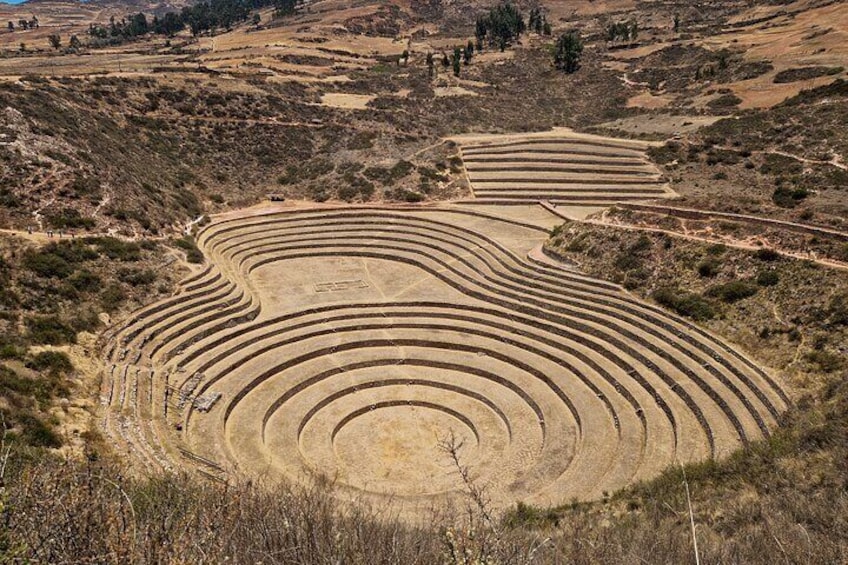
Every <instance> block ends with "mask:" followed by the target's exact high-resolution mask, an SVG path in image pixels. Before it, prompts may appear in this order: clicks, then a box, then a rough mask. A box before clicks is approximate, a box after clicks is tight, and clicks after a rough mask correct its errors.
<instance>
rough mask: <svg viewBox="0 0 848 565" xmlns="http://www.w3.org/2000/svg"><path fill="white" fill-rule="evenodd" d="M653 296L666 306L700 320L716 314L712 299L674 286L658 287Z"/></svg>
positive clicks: (709, 318) (710, 317)
mask: <svg viewBox="0 0 848 565" xmlns="http://www.w3.org/2000/svg"><path fill="white" fill-rule="evenodd" d="M653 297H654V300H656V301H657V302H658V303H660V304H662V305H663V306H665V307H666V308H670V309H671V310H674V311H675V312H677V313H678V314H680V315H682V316H686V317H687V318H692V319H693V320H696V321H699V322H700V321H705V320H711V319H712V318H714V317H715V314H716V312H715V309H714V308H713V305H712V304H711V303H710V301H709V300H706V299H705V298H704V297H703V296H701V295H699V294H696V293H694V292H686V291H684V290H681V289H679V288H674V287H664V288H660V289H657V290H656V291H655V292H654V294H653Z"/></svg>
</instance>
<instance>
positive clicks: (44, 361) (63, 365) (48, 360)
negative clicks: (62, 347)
mask: <svg viewBox="0 0 848 565" xmlns="http://www.w3.org/2000/svg"><path fill="white" fill-rule="evenodd" d="M26 366H27V367H29V368H30V369H33V370H35V371H41V372H46V373H48V374H49V375H51V376H58V375H67V374H69V373H73V372H74V365H73V363H71V360H70V358H69V357H68V355H67V354H66V353H63V352H61V351H41V352H39V353H37V354H36V355H35V356H33V357H32V358H31V359H29V360H28V361H27V363H26Z"/></svg>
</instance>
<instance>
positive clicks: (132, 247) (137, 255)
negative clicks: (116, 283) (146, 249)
mask: <svg viewBox="0 0 848 565" xmlns="http://www.w3.org/2000/svg"><path fill="white" fill-rule="evenodd" d="M84 241H85V242H86V243H90V244H92V245H94V246H95V247H96V248H97V249H98V251H99V252H100V253H102V254H104V255H106V256H107V257H108V258H109V259H113V260H117V261H127V262H129V261H139V260H141V246H140V245H139V244H138V243H135V242H134V241H123V240H120V239H118V238H116V237H87V238H85V240H84Z"/></svg>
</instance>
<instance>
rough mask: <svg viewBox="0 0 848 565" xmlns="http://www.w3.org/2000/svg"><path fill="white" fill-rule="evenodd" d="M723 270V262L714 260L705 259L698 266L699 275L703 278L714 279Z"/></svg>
mask: <svg viewBox="0 0 848 565" xmlns="http://www.w3.org/2000/svg"><path fill="white" fill-rule="evenodd" d="M720 269H721V262H720V261H718V260H716V259H714V258H709V259H704V260H703V261H701V262H700V263H699V264H698V274H699V275H701V276H702V277H714V276H716V275H717V274H718V272H719V270H720Z"/></svg>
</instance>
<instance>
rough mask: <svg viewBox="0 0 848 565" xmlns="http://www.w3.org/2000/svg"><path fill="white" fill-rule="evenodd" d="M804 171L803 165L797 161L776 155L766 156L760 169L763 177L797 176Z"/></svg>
mask: <svg viewBox="0 0 848 565" xmlns="http://www.w3.org/2000/svg"><path fill="white" fill-rule="evenodd" d="M803 170H804V165H803V164H802V163H801V162H800V161H799V160H798V159H793V158H792V157H787V156H785V155H780V154H778V153H769V154H767V155H766V158H765V162H764V163H763V165H762V166H761V167H760V172H761V173H762V174H764V175H798V174H801V172H803Z"/></svg>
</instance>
